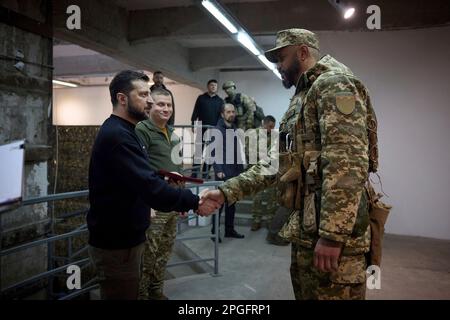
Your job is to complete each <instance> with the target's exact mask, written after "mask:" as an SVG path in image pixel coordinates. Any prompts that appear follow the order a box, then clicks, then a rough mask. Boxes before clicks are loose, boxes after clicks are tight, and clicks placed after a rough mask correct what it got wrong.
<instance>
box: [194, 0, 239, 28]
mask: <svg viewBox="0 0 450 320" xmlns="http://www.w3.org/2000/svg"><path fill="white" fill-rule="evenodd" d="M202 6H203V7H205V9H206V10H208V11H209V13H211V14H212V15H213V17H214V18H216V19H217V21H219V22H220V23H221V24H222V25H223V26H224V27H225V28H227V30H228V31H230V32H231V34H235V33H237V32H238V29H237V28H236V27H235V26H234V24H233V23H232V22H231V21H230V20H229V19H228V18H227V17H226V16H225V14H223V13H222V11H221V10H220V9H219V8H218V7H217V6H216V5H215V4H214V3H213V2H211V1H209V0H202Z"/></svg>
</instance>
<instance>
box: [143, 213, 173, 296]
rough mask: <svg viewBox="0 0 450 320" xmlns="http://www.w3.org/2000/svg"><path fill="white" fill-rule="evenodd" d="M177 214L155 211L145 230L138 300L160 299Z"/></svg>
mask: <svg viewBox="0 0 450 320" xmlns="http://www.w3.org/2000/svg"><path fill="white" fill-rule="evenodd" d="M178 215H179V214H178V212H160V211H156V216H154V217H152V223H151V225H150V228H148V229H147V232H146V236H147V241H146V243H145V250H144V255H143V259H142V276H141V280H140V283H139V299H141V300H149V299H159V298H162V292H163V287H164V278H165V271H166V264H167V262H168V261H169V258H170V255H171V253H172V248H173V245H174V243H175V238H176V236H177V219H178Z"/></svg>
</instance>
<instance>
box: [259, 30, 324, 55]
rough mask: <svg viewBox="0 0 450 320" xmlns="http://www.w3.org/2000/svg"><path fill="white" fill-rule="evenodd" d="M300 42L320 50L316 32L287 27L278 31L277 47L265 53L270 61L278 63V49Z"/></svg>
mask: <svg viewBox="0 0 450 320" xmlns="http://www.w3.org/2000/svg"><path fill="white" fill-rule="evenodd" d="M300 44H304V45H307V46H308V47H311V48H314V49H317V50H319V39H318V38H317V36H316V35H315V33H313V32H311V31H309V30H306V29H286V30H281V31H278V33H277V40H276V44H275V48H273V49H270V50H267V51H266V52H265V53H264V54H265V56H266V58H267V59H268V60H269V61H270V62H274V63H276V62H278V57H277V51H278V50H280V49H281V48H284V47H287V46H292V45H294V46H295V45H300Z"/></svg>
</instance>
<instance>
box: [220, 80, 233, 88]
mask: <svg viewBox="0 0 450 320" xmlns="http://www.w3.org/2000/svg"><path fill="white" fill-rule="evenodd" d="M230 87H235V88H236V84H235V83H234V81H231V80H228V81H225V82H224V83H223V85H222V89H223V90H225V89H227V88H230Z"/></svg>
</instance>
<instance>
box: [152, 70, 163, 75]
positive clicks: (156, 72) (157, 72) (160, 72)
mask: <svg viewBox="0 0 450 320" xmlns="http://www.w3.org/2000/svg"><path fill="white" fill-rule="evenodd" d="M155 74H161V75H164V74H163V73H162V71H159V70H158V71H155V72H153V75H155Z"/></svg>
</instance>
